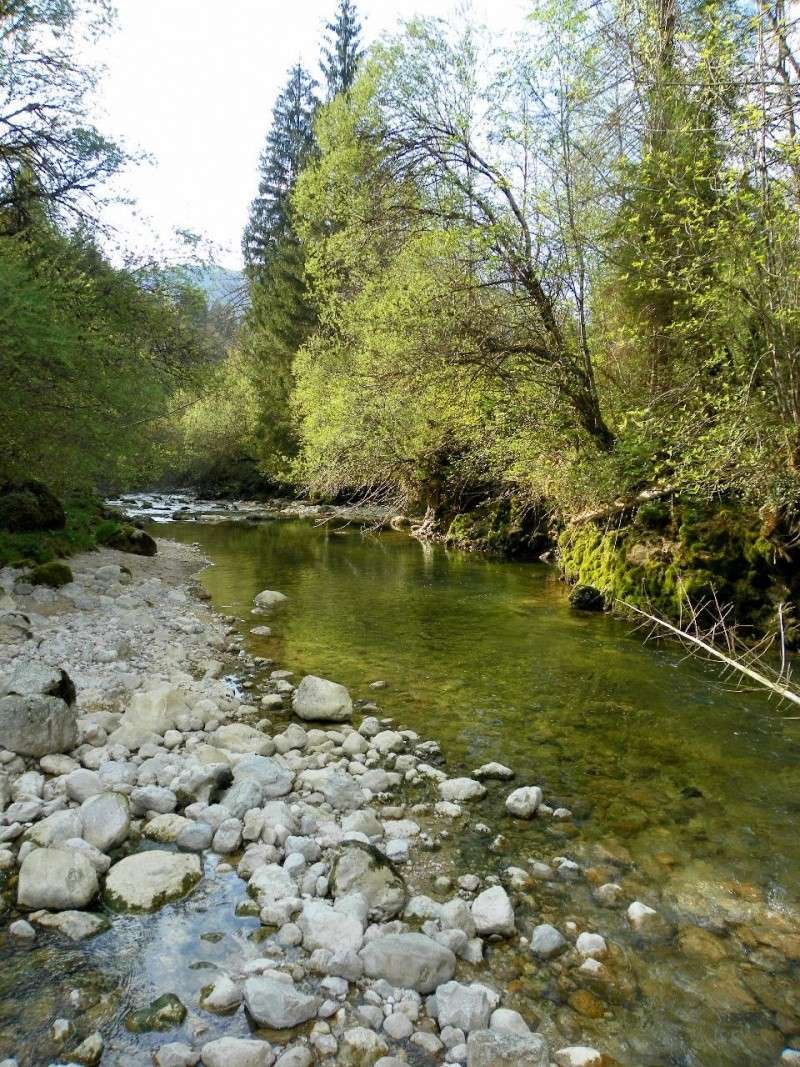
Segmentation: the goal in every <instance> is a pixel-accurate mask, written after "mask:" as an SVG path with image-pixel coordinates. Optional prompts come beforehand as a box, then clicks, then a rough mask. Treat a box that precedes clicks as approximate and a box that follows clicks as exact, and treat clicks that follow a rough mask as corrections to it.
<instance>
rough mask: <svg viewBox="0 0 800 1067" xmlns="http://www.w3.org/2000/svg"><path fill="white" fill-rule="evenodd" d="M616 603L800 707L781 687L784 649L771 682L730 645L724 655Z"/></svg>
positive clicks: (652, 617) (788, 690)
mask: <svg viewBox="0 0 800 1067" xmlns="http://www.w3.org/2000/svg"><path fill="white" fill-rule="evenodd" d="M617 603H618V604H619V605H620V606H621V607H623V608H625V610H626V611H629V612H632V613H633V614H634V615H637V616H639V617H640V618H641V619H644V620H645V621H647V622H649V623H652V624H653V626H654V627H656V628H657V629H660V630H663V631H665V632H666V633H668V634H670V635H671V636H673V637H677V638H678V640H679V641H681V642H682V643H683V644H684V645H688V646H689V648H690V649H693V650H695V651H697V652H700V653H702V654H704V655H705V656H708V657H709V658H710V659H712V660H716V661H717V662H719V663H721V664H722V665H723V666H724V667H725V668H726V669H727V670H730V671H732V672H734V673H736V674H741V675H743V676H744V677H745V678H749V679H750V681H752V682H755V683H756V685H759V686H762V687H763V688H764V689H768V690H769V691H770V692H772V693H775V694H776V695H777V696H779V697H780V698H781V700H788V701H789V702H790V703H792V704H798V705H800V693H797V692H795V691H794V690H793V689H791V688H789V686H788V685H786V684H784V682H788V677H787V675H786V672H785V671H784V664H785V658H784V656H783V645H782V647H781V652H782V667H781V671H780V673H778V674H777V677H774V678H770V677H769V674H768V673H766V671H765V670H756V669H754V668H753V667H751V666H750V665H749V664H748V663H746V662H745V661H744V658H743V657H741V656H737V655H736V654H735V652H734V651H733V646H732V644H731V643H730V642H729V650H728V651H727V652H726V651H724V650H723V649H721V648H719V647H717V646H716V645H714V644H712V643H711V642H710V641H707V640H705V639H704V638H703V637H702V636H701V635H699V634H696V633H691V632H689V631H687V630H684V629H681V627H680V626H675V625H674V624H673V623H671V622H667V620H666V619H662V618H659V617H658V616H656V615H651V614H650V612H648V611H643V610H642V609H641V608H637V607H634V605H633V604H628V603H627V602H626V601H624V600H618V601H617Z"/></svg>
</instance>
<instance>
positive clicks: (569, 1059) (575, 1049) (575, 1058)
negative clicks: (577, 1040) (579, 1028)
mask: <svg viewBox="0 0 800 1067" xmlns="http://www.w3.org/2000/svg"><path fill="white" fill-rule="evenodd" d="M556 1064H557V1067H603V1056H602V1054H601V1053H599V1052H598V1051H597V1049H595V1048H589V1047H588V1046H587V1045H569V1046H568V1047H567V1048H561V1049H559V1050H558V1052H556Z"/></svg>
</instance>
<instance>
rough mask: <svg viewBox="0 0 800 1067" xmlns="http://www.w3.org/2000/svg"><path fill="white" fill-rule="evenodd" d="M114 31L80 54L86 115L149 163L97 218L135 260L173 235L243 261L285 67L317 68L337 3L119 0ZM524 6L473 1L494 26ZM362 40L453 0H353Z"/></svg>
mask: <svg viewBox="0 0 800 1067" xmlns="http://www.w3.org/2000/svg"><path fill="white" fill-rule="evenodd" d="M116 6H117V11H118V25H117V29H116V30H115V31H113V32H112V34H111V35H110V36H108V37H106V38H103V39H102V40H101V41H99V42H97V43H96V44H94V45H92V46H91V47H88V48H87V51H86V53H85V57H86V61H87V63H91V64H96V63H99V64H101V65H103V66H104V67H105V74H104V76H103V78H102V80H101V82H100V86H99V90H98V92H97V94H96V97H95V100H94V105H93V113H94V118H95V120H96V122H97V124H98V125H99V126H100V128H101V129H102V130H103V132H104V133H107V134H109V135H111V136H113V137H115V138H116V139H119V140H121V141H122V143H123V144H124V145H125V146H126V147H127V148H128V149H129V150H133V151H137V152H143V153H146V154H147V155H148V157H149V162H144V163H141V164H139V165H138V166H136V167H132V168H128V169H127V171H126V172H125V173H124V175H123V176H122V177H121V179H120V180H118V181H117V182H116V184H115V186H114V188H113V192H114V194H115V195H116V196H123V197H126V198H131V199H133V200H135V202H136V203H135V207H133V206H131V205H128V204H124V205H123V204H113V205H109V206H108V207H107V208H106V209H105V213H104V218H105V221H106V222H107V223H108V224H109V225H110V226H112V227H113V228H114V230H115V232H116V234H117V240H118V241H119V242H120V243H121V244H123V245H125V246H127V247H129V248H131V249H133V250H134V251H136V252H138V253H140V254H148V253H149V252H151V251H156V253H157V254H160V255H162V256H167V257H168V258H175V257H176V256H178V257H179V255H180V252H179V251H178V246H177V245H176V243H175V241H174V238H173V234H174V233H175V231H176V230H178V229H182V230H188V231H191V232H193V233H196V234H198V235H200V236H201V237H203V238H204V239H205V240H207V241H209V242H210V245H211V248H212V249H213V251H214V255H215V258H216V260H217V262H219V263H221V264H222V265H224V266H227V267H233V268H238V267H240V266H241V252H240V248H239V243H240V240H241V233H242V230H243V228H244V224H245V221H246V219H247V211H248V207H249V204H250V201H251V200H252V198H253V196H254V195H255V192H256V186H257V180H258V179H257V167H258V157H259V155H260V153H261V150H262V147H263V145H264V138H265V136H266V132H267V127H268V125H269V119H270V114H271V111H272V106H273V104H274V102H275V98H276V96H277V95H278V92H279V91H280V89H281V88H282V86H283V83H284V81H285V77H286V73H287V71H288V70H289V68H290V67H291V66H292V65H293V64H294V63H296V62H297V61H298V59H299V60H300V61H301V62H303V63H304V64H305V65H307V66H309V67H311V68H314V69H316V65H317V61H318V56H319V48H320V41H321V38H322V34H323V29H324V24H325V22H326V21H328V19H329V18H330V16H331V14H332V12H333V10H334V8H335V7H336V0H227V3H226V4H224V5H222V4H220V3H219V0H117V3H116ZM531 7H532V4H531V3H530V0H527V2H526V0H472V3H471V9H472V11H473V13H474V14H475V16H477V18H478V19H479V20H481V21H483V22H484V23H485V24H486V25H487V26H488V27H489V28H490V29H491V30H496V31H498V32H503V31H506V30H515V29H518V28H521V26H522V25H523V20H524V16H525V14H526V13H527V12H528V11H529V10H530V9H531ZM358 9H359V12H360V14H361V16H362V22H363V23H364V38H365V41H366V43H367V44H369V43H370V42H371V41H373V40H375V39H376V38H377V37H380V36H381V35H382V34H384V33H386V32H389V31H391V30H393V29H394V28H395V27H396V26H397V24H398V21H400V20H402V19H406V18H409V17H411V16H412V15H416V14H422V15H433V16H443V17H452V16H453V15H454V14H455V13H456V12H457V5H456V3H455V2H454V0H360V3H359V4H358Z"/></svg>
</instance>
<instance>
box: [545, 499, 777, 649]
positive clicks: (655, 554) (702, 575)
mask: <svg viewBox="0 0 800 1067" xmlns="http://www.w3.org/2000/svg"><path fill="white" fill-rule="evenodd" d="M781 560H788V562H785V563H783V564H782V563H781ZM559 562H560V565H561V568H562V571H563V574H564V577H565V578H566V579H567V580H568V581H569V582H571V583H575V584H576V585H583V586H593V587H595V588H596V589H597V590H599V591H600V592H601V593H602V594H603V595H604V596H605V598H606V600H607V601H608V602H609V603H610V604H611V605H612V606H613V605H614V604H615V603H620V602H621V603H622V604H629V605H632V606H634V607H637V608H641V609H643V610H645V611H650V612H652V613H653V614H657V615H660V616H662V617H664V618H666V619H669V620H671V621H673V622H678V621H679V620H680V619H681V618H682V617H684V618H685V616H686V611H687V605H688V604H691V605H692V608H693V609H698V608H700V622H701V624H703V623H705V622H708V624H711V623H713V622H715V621H716V619H717V616H718V610H719V609H718V608H717V606H716V605H717V604H719V606H720V607H721V608H722V609H723V610H724V609H725V608H726V607H730V616H729V620H728V621H729V622H730V623H735V624H737V625H740V626H745V627H748V628H750V631H751V632H752V633H755V634H761V633H765V632H768V631H769V630H770V628H771V627H772V626H773V625H774V620H775V604H776V603H778V602H780V601H786V600H789V601H791V600H793V599H795V596H794V595H793V593H792V573H796V567H794V568H793V567H792V566H790V564H791V560H790V559H789V558H788V557H787V553H786V551H785V550H784V549H783V548H782V547H781V545H779V544H778V543H777V541H776V540H775V538H774V537H770V536H769V534H768V532H765V529H764V526H763V523H762V521H761V518H760V516H759V514H758V513H757V512H756V511H755V509H754V508H751V507H747V506H746V505H744V504H741V503H739V502H737V501H716V502H711V501H697V500H675V501H673V502H672V503H671V504H669V505H667V504H665V503H663V502H653V503H648V504H646V505H643V506H642V507H640V508H639V510H638V512H636V513H634V514H633V515H631V516H630V517H629V519H628V521H627V522H625V523H623V524H621V525H620V524H619V523H614V525H613V526H612V527H610V528H608V529H604V528H602V527H600V526H598V525H597V524H595V523H592V522H587V523H583V524H581V525H579V526H571V527H567V528H566V529H565V530H564V531H563V533H562V534H561V536H560V538H559Z"/></svg>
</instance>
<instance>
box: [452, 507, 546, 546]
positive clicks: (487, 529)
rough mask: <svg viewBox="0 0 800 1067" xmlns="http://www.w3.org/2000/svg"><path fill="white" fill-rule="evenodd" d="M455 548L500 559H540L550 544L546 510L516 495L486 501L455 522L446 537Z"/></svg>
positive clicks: (460, 515) (464, 513) (453, 521)
mask: <svg viewBox="0 0 800 1067" xmlns="http://www.w3.org/2000/svg"><path fill="white" fill-rule="evenodd" d="M444 540H445V544H448V545H452V546H453V547H454V548H463V549H468V550H478V551H481V552H488V553H490V554H491V555H497V556H512V557H514V556H516V557H531V556H538V555H540V554H541V553H542V552H544V551H545V549H546V548H548V547H549V545H550V536H549V531H548V522H547V516H546V513H545V511H544V510H543V509H540V508H536V507H532V506H531V505H530V504H525V503H523V502H522V501H521V500H520V499H518V498H517V497H514V496H503V497H500V498H498V499H491V500H486V501H484V502H483V503H482V504H479V505H478V506H477V507H475V508H472V509H471V510H469V511H463V512H460V513H459V514H458V515H456V516H455V518H453V519H452V521H451V522H450V525H449V526H448V528H447V532H446V534H445V537H444Z"/></svg>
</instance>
